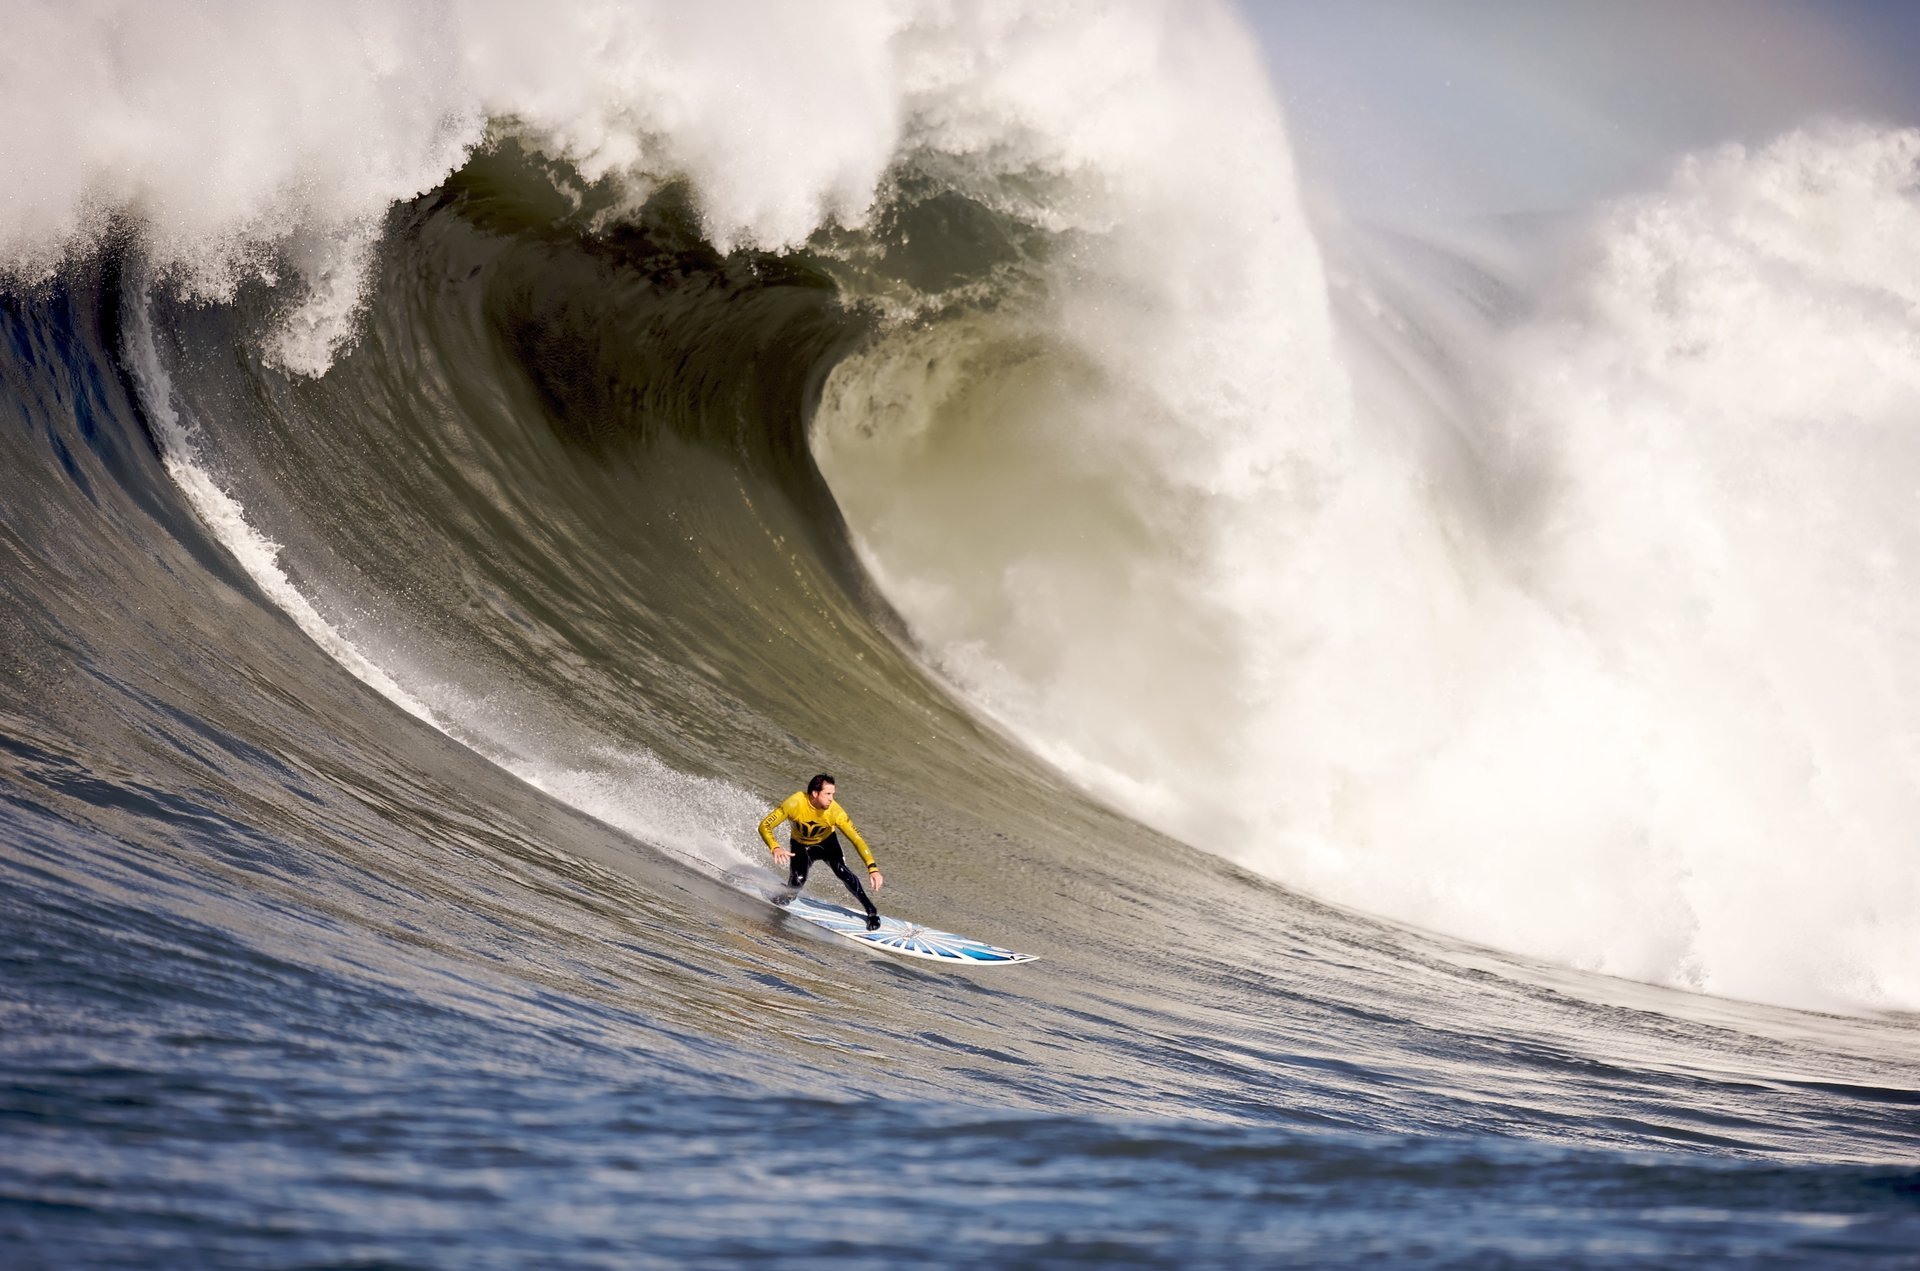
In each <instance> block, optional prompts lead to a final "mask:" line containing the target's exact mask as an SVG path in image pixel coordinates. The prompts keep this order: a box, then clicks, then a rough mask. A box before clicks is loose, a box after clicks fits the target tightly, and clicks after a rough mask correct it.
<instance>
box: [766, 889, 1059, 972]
mask: <svg viewBox="0 0 1920 1271" xmlns="http://www.w3.org/2000/svg"><path fill="white" fill-rule="evenodd" d="M781 908H783V909H785V910H786V911H787V912H788V913H790V914H793V915H794V916H795V917H797V918H805V919H806V920H807V921H808V922H812V923H817V924H819V925H820V926H822V927H825V928H827V929H828V930H830V931H835V932H838V933H839V934H840V935H843V936H846V937H848V938H850V939H853V940H858V941H860V942H861V943H863V944H870V945H874V946H875V947H877V948H881V949H886V950H888V951H889V952H893V953H904V954H907V955H908V956H910V957H919V958H928V959H931V960H933V961H936V962H961V963H974V964H984V965H992V964H995V963H1013V962H1033V961H1037V959H1036V958H1035V957H1034V956H1033V955H1032V954H1030V953H1015V952H1014V951H1013V950H1012V949H1002V948H1001V947H999V946H998V945H992V944H988V943H987V942H986V941H984V940H974V939H972V938H970V937H968V936H960V935H955V934H954V933H952V932H951V931H934V930H932V929H931V928H928V927H921V926H918V925H916V924H914V923H910V922H902V921H901V920H900V919H898V918H889V917H885V916H882V918H881V919H880V929H879V930H878V931H868V930H867V920H866V918H865V917H864V916H863V915H861V914H856V913H854V912H853V911H852V910H850V909H842V908H840V907H839V906H838V905H829V904H826V903H824V902H822V901H818V900H814V899H813V898H811V897H809V896H795V897H794V898H793V899H792V900H790V901H788V902H787V903H786V904H784V905H782V906H781Z"/></svg>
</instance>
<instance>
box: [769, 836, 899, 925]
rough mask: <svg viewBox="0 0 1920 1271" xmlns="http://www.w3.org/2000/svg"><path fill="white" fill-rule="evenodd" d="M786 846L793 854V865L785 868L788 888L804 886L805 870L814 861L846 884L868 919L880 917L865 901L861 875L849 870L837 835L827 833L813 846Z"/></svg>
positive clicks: (800, 844) (790, 844) (805, 879)
mask: <svg viewBox="0 0 1920 1271" xmlns="http://www.w3.org/2000/svg"><path fill="white" fill-rule="evenodd" d="M787 846H788V847H789V848H791V849H792V851H793V863H792V864H791V865H789V866H788V867H787V886H789V887H805V886H806V885H807V870H808V869H809V868H811V867H812V865H813V862H815V861H825V862H826V863H827V868H828V869H830V870H832V871H833V876H834V877H835V878H838V879H839V880H840V881H841V882H842V883H843V884H845V885H846V888H847V890H848V891H850V892H852V893H853V898H854V899H855V900H857V901H859V902H860V907H861V908H862V909H864V910H866V911H867V916H868V917H869V918H873V917H878V916H879V913H880V911H879V910H878V909H876V908H874V906H873V902H872V901H871V900H868V899H867V889H866V888H864V887H862V886H861V885H860V876H859V875H858V874H855V873H854V872H853V870H852V869H851V868H849V867H848V865H847V851H846V849H845V848H844V847H841V846H840V836H839V835H838V834H829V835H827V837H825V838H823V839H821V840H820V841H819V842H818V843H815V844H814V845H813V846H812V847H808V846H806V845H805V844H803V843H789V844H787Z"/></svg>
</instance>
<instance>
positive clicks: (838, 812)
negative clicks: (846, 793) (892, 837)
mask: <svg viewBox="0 0 1920 1271" xmlns="http://www.w3.org/2000/svg"><path fill="white" fill-rule="evenodd" d="M833 811H834V824H835V826H836V827H837V828H838V829H839V830H840V831H841V832H842V833H844V834H845V835H846V836H847V838H849V839H850V840H852V842H853V850H854V851H856V852H858V853H860V859H861V860H863V861H865V862H866V863H867V868H868V869H872V868H873V867H874V866H873V852H872V851H870V850H869V849H868V847H867V841H866V840H865V839H863V838H861V837H860V831H858V830H856V829H854V828H853V820H852V818H850V817H849V816H848V815H847V814H846V812H845V811H844V810H842V809H841V807H840V805H839V804H837V803H836V804H834V805H833Z"/></svg>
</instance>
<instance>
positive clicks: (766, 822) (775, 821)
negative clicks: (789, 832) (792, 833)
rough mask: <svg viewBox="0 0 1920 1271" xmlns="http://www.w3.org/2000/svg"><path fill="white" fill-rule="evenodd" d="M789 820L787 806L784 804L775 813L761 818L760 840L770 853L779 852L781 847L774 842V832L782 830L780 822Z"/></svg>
mask: <svg viewBox="0 0 1920 1271" xmlns="http://www.w3.org/2000/svg"><path fill="white" fill-rule="evenodd" d="M786 819H787V805H786V804H784V803H782V804H781V805H780V806H778V807H776V808H775V809H774V810H773V811H771V812H769V813H767V814H766V815H765V816H763V817H761V818H760V838H761V840H762V841H763V842H765V843H766V845H767V850H768V851H769V852H777V851H779V850H780V845H779V844H778V843H776V842H774V841H773V832H774V831H775V830H777V829H779V828H780V822H782V821H784V820H786Z"/></svg>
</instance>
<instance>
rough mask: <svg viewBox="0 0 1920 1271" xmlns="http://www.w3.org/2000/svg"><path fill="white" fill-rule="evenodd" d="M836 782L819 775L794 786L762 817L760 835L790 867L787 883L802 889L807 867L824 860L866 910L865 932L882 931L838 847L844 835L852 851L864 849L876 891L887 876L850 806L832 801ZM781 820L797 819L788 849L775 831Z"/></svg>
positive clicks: (863, 856)
mask: <svg viewBox="0 0 1920 1271" xmlns="http://www.w3.org/2000/svg"><path fill="white" fill-rule="evenodd" d="M834 789H835V783H834V780H833V778H832V777H831V776H829V775H828V774H826V773H824V772H823V773H820V774H819V775H818V776H816V777H814V778H813V780H811V781H809V782H807V788H806V789H805V790H804V791H800V790H796V791H795V792H794V793H793V794H792V795H790V796H788V797H787V798H786V799H785V800H783V801H782V802H781V804H780V806H779V807H777V808H775V809H774V810H773V811H771V812H769V813H767V814H766V816H764V817H762V818H761V820H760V837H761V838H762V839H763V840H764V841H765V842H766V845H767V850H768V851H770V852H772V853H773V863H774V864H775V865H789V862H791V864H790V865H789V869H788V873H787V886H788V887H791V888H792V889H793V890H794V891H795V892H798V891H799V890H800V889H801V888H802V887H805V886H806V885H807V871H808V870H809V869H811V868H812V866H813V862H815V861H825V862H826V863H827V868H828V869H831V870H832V871H833V873H834V876H835V877H836V878H838V879H839V880H840V881H841V882H842V883H844V884H845V885H846V888H847V890H848V891H850V892H852V893H853V898H854V899H855V900H857V901H859V902H860V907H861V908H862V909H864V910H866V911H867V930H868V931H878V930H879V929H880V911H879V910H878V909H876V908H874V905H873V902H872V901H871V900H868V899H867V893H866V890H865V889H864V888H862V887H861V886H860V879H859V878H858V877H857V876H856V875H855V874H854V872H853V871H852V870H851V869H849V868H848V867H847V853H846V850H845V849H844V848H842V847H841V846H840V836H841V835H842V834H845V835H846V836H847V837H848V838H849V839H851V840H852V841H853V846H854V850H856V851H858V852H859V853H860V859H861V860H862V861H865V862H866V866H867V881H868V882H870V883H872V884H873V889H874V890H875V891H879V890H880V889H881V888H882V887H884V886H885V885H886V881H887V880H886V879H885V878H884V877H882V876H881V874H880V867H879V866H878V865H876V864H874V862H873V852H872V851H871V850H869V849H868V847H867V842H866V840H865V839H863V838H861V837H860V831H858V830H856V829H854V828H853V822H852V821H851V820H850V819H848V817H847V813H846V809H844V808H842V807H841V806H840V805H839V804H837V803H835V802H834V801H833V795H834ZM782 821H791V822H793V829H792V830H791V831H789V833H788V835H787V842H788V844H789V845H790V846H789V847H781V846H780V844H779V843H777V842H775V841H774V837H773V832H774V831H775V830H776V829H778V828H780V823H781V822H782Z"/></svg>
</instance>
